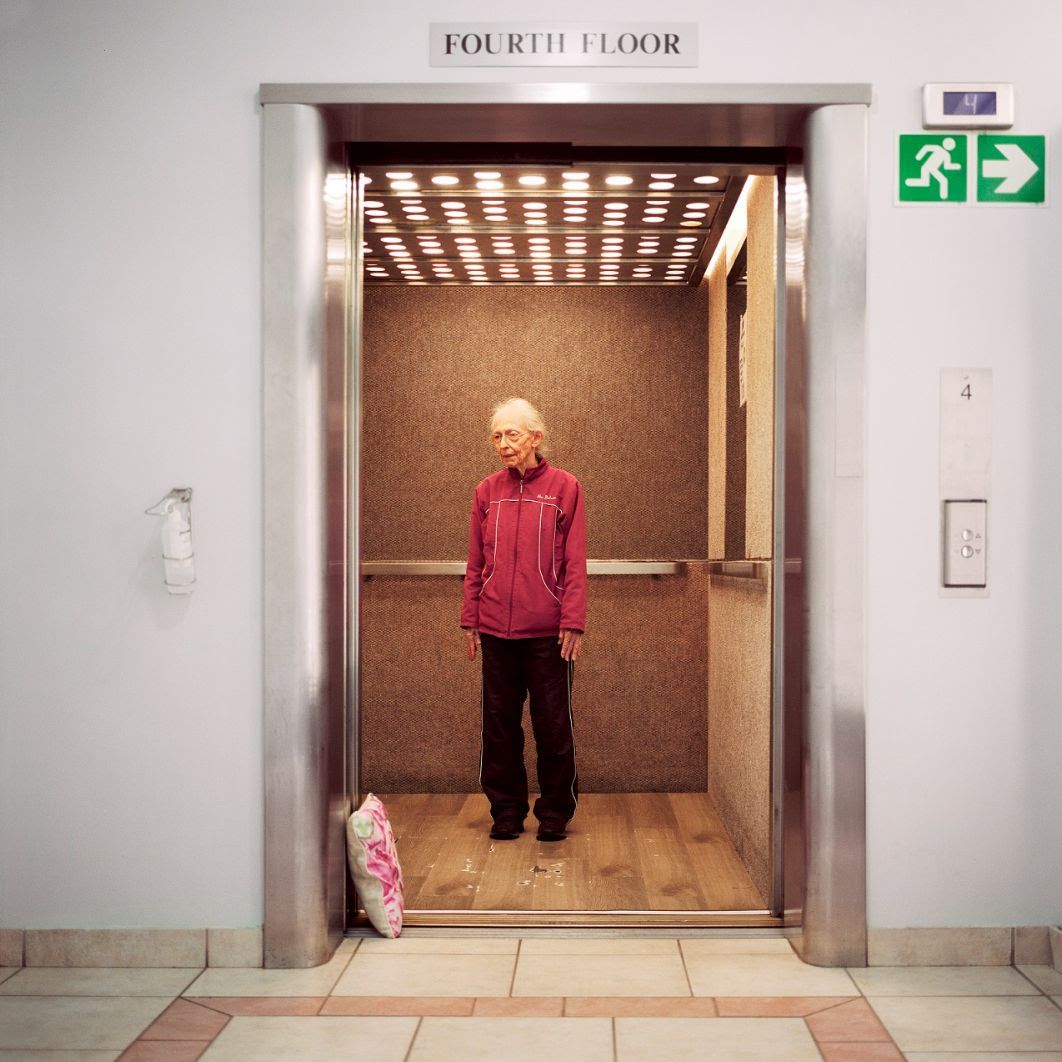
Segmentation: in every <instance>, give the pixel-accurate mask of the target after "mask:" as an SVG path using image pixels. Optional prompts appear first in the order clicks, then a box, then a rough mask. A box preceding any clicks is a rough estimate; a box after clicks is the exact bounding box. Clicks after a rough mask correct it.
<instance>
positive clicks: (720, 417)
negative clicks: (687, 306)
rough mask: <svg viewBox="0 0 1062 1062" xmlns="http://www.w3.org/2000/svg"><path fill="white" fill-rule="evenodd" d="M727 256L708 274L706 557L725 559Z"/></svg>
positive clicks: (718, 259) (720, 257)
mask: <svg viewBox="0 0 1062 1062" xmlns="http://www.w3.org/2000/svg"><path fill="white" fill-rule="evenodd" d="M726 329H727V320H726V255H725V254H719V255H717V256H716V258H715V262H714V263H713V264H712V270H711V272H710V273H709V274H708V350H707V356H708V556H709V558H710V559H712V560H723V559H724V558H725V557H726Z"/></svg>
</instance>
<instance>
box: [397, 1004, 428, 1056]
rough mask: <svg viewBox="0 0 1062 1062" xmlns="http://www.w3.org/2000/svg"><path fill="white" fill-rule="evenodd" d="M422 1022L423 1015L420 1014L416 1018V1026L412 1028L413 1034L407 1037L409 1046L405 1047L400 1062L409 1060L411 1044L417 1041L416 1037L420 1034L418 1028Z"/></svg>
mask: <svg viewBox="0 0 1062 1062" xmlns="http://www.w3.org/2000/svg"><path fill="white" fill-rule="evenodd" d="M423 1024H424V1015H423V1014H422V1015H421V1016H420V1017H419V1018H417V1027H416V1028H415V1029H414V1030H413V1035H412V1036H411V1037H410V1038H409V1047H407V1048H406V1053H405V1054H404V1055H403V1056H402V1062H409V1058H410V1055H412V1054H413V1045H414V1044H415V1043H416V1042H417V1037H418V1036H420V1028H421V1026H422V1025H423Z"/></svg>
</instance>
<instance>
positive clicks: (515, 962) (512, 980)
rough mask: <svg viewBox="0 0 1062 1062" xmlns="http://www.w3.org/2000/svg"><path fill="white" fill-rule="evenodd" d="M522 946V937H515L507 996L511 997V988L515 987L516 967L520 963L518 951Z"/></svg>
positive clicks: (519, 951)
mask: <svg viewBox="0 0 1062 1062" xmlns="http://www.w3.org/2000/svg"><path fill="white" fill-rule="evenodd" d="M523 946H524V938H523V937H517V938H516V955H515V956H514V957H513V975H512V977H510V978H509V998H510V999H512V998H513V989H514V988H515V987H516V968H517V967H518V966H519V965H520V953H521V949H522V948H523Z"/></svg>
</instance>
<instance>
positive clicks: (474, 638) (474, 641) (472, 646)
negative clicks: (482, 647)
mask: <svg viewBox="0 0 1062 1062" xmlns="http://www.w3.org/2000/svg"><path fill="white" fill-rule="evenodd" d="M478 648H479V631H477V630H476V628H475V627H472V628H470V629H467V630H466V631H465V652H466V653H467V654H468V659H469V660H475V659H476V650H477V649H478Z"/></svg>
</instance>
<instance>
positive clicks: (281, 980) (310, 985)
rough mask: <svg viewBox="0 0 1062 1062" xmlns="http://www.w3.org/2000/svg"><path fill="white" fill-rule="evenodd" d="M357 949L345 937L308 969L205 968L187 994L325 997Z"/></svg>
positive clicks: (353, 942) (352, 941)
mask: <svg viewBox="0 0 1062 1062" xmlns="http://www.w3.org/2000/svg"><path fill="white" fill-rule="evenodd" d="M356 949H357V941H355V940H344V941H342V942H341V943H340V945H339V947H338V948H337V949H336V953H335V955H333V956H332V958H331V959H330V960H329V961H328V962H326V963H324V964H323V965H321V966H311V967H310V968H309V969H308V970H262V969H238V968H237V969H225V968H224V967H217V968H211V969H207V970H204V971H203V973H202V974H200V975H199V977H197V978H196V979H195V980H194V981H193V982H192V983H191V984H190V985H189V986H188V987H187V988H186V989H185V990H184V993H183V994H184V995H186V996H327V995H328V993H329V992H331V990H332V986H333V985H334V984H335V983H336V981H337V980H339V975H340V974H341V973H342V972H343V971H344V970H345V969H346V967H347V963H348V962H350V958H351V956H352V955H353V954H354V952H355V950H356Z"/></svg>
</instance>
